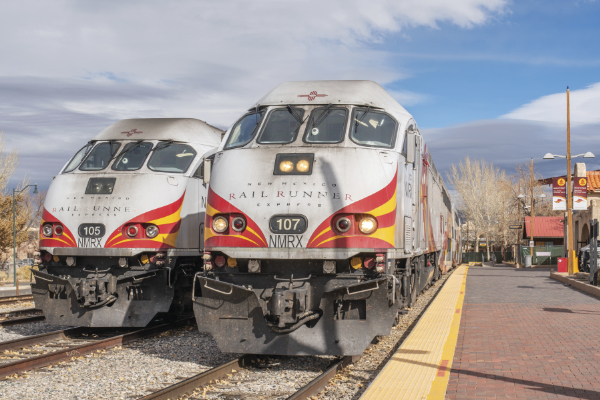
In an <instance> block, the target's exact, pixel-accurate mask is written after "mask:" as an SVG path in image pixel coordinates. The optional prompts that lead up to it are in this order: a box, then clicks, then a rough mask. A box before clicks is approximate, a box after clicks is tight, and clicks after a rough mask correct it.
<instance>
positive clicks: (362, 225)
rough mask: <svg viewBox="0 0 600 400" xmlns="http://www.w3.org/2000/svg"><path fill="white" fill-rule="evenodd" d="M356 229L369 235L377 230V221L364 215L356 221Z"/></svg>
mask: <svg viewBox="0 0 600 400" xmlns="http://www.w3.org/2000/svg"><path fill="white" fill-rule="evenodd" d="M358 229H360V231H361V232H362V233H364V234H366V235H369V234H371V233H373V232H375V231H376V230H377V221H375V218H373V217H364V218H363V219H361V220H360V222H359V223H358Z"/></svg>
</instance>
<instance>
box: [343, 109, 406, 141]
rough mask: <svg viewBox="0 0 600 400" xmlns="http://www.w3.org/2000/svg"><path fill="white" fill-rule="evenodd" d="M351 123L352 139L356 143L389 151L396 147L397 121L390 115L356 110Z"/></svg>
mask: <svg viewBox="0 0 600 400" xmlns="http://www.w3.org/2000/svg"><path fill="white" fill-rule="evenodd" d="M351 123H352V126H351V130H350V138H351V139H352V141H354V142H355V143H357V144H361V145H363V146H374V147H386V148H388V149H391V148H392V147H394V141H395V138H396V121H394V119H392V117H390V116H389V115H387V114H384V113H382V112H379V111H371V110H370V109H369V108H366V109H356V110H354V112H353V113H352V121H351Z"/></svg>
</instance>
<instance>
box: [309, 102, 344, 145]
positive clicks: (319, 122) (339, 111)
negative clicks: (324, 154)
mask: <svg viewBox="0 0 600 400" xmlns="http://www.w3.org/2000/svg"><path fill="white" fill-rule="evenodd" d="M346 118H347V110H346V109H345V108H332V107H331V106H328V107H324V108H316V109H314V110H313V112H312V114H311V115H310V120H309V121H308V124H307V126H306V132H305V134H304V142H306V143H340V142H341V141H342V140H344V131H345V127H346Z"/></svg>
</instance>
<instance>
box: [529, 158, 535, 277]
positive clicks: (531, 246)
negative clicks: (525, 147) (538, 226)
mask: <svg viewBox="0 0 600 400" xmlns="http://www.w3.org/2000/svg"><path fill="white" fill-rule="evenodd" d="M529 222H530V228H531V235H530V238H529V247H530V248H531V252H530V253H529V254H531V266H533V245H534V242H533V158H532V159H531V218H530V219H529Z"/></svg>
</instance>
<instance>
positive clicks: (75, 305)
mask: <svg viewBox="0 0 600 400" xmlns="http://www.w3.org/2000/svg"><path fill="white" fill-rule="evenodd" d="M32 272H33V275H34V276H35V283H34V284H33V285H32V288H31V290H32V294H33V299H34V301H35V305H36V308H39V309H41V310H42V311H43V312H44V315H45V317H46V321H47V322H48V323H49V324H52V325H68V326H88V327H144V326H146V325H148V323H150V321H151V320H152V319H153V318H154V317H155V316H156V315H157V314H158V313H162V312H164V313H166V312H168V311H169V308H170V306H171V303H172V301H173V296H174V290H173V287H171V286H170V285H169V282H170V280H169V275H168V274H169V273H170V271H169V270H165V269H157V270H149V271H133V270H119V269H116V268H109V269H107V270H103V271H98V270H97V269H96V270H86V269H85V268H84V269H73V268H70V269H69V270H68V273H69V274H72V275H73V276H71V275H66V274H58V273H56V272H55V273H49V272H48V271H45V272H44V271H35V270H32ZM64 272H66V271H64Z"/></svg>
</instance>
